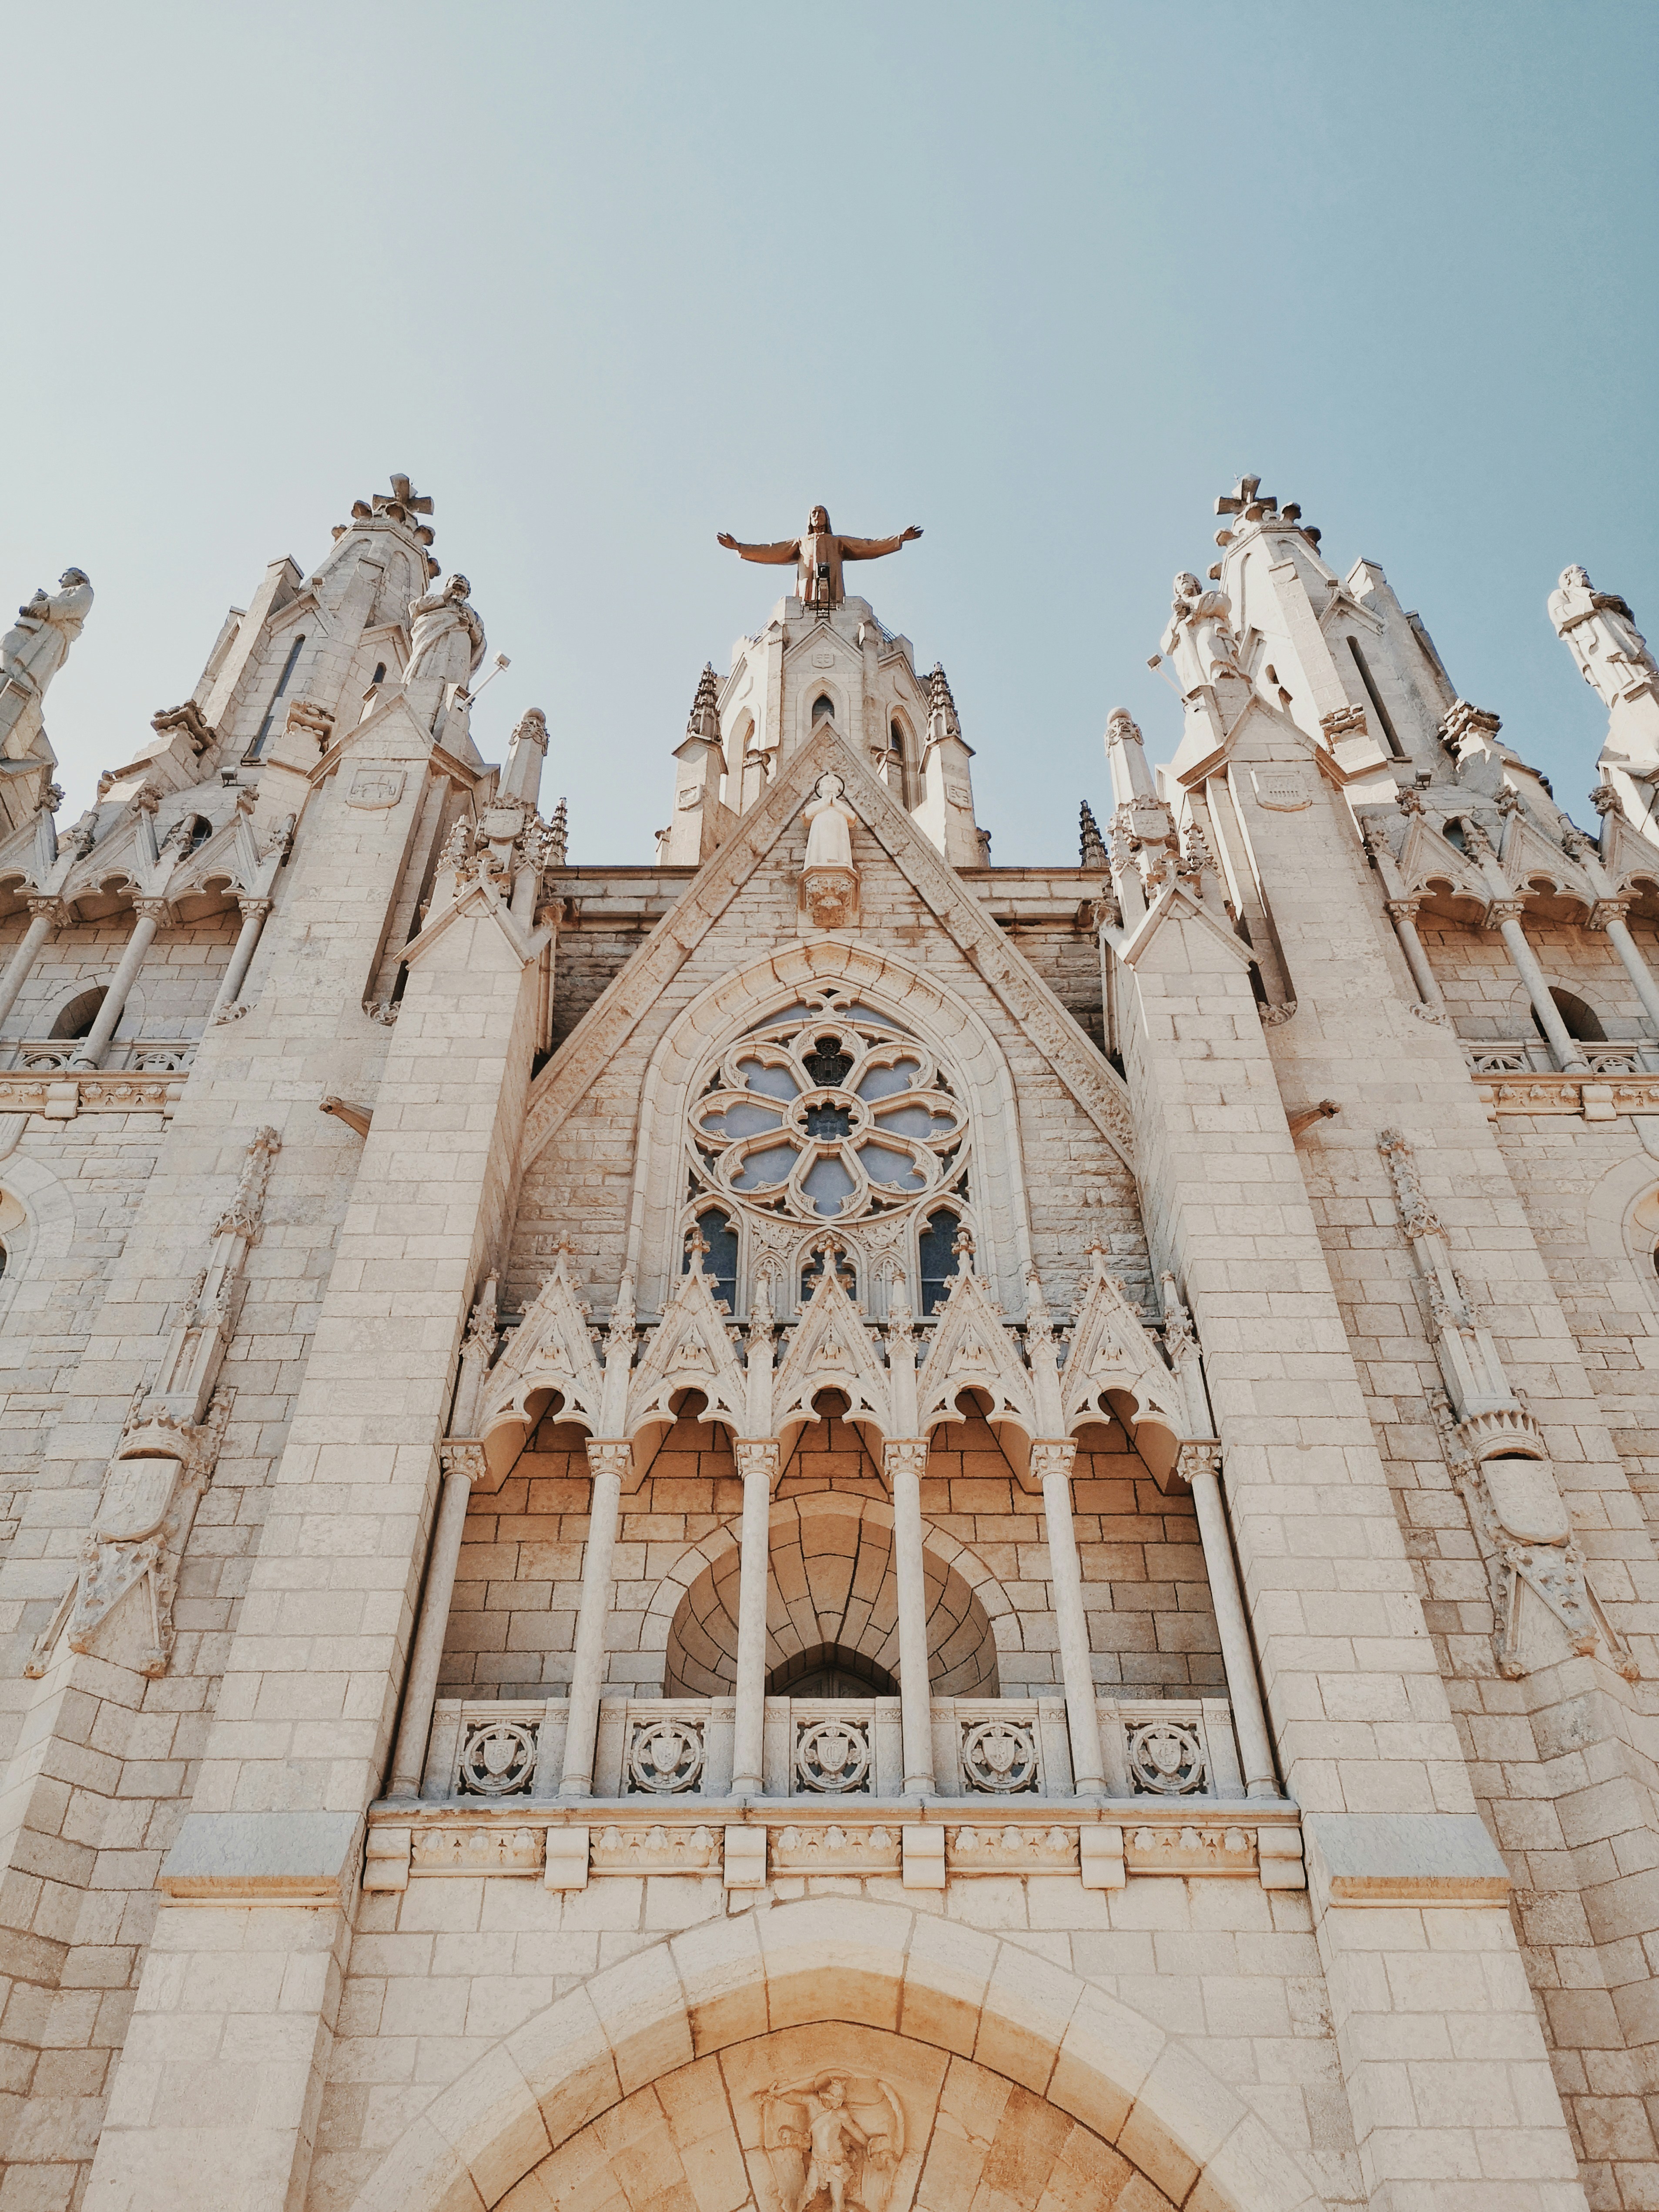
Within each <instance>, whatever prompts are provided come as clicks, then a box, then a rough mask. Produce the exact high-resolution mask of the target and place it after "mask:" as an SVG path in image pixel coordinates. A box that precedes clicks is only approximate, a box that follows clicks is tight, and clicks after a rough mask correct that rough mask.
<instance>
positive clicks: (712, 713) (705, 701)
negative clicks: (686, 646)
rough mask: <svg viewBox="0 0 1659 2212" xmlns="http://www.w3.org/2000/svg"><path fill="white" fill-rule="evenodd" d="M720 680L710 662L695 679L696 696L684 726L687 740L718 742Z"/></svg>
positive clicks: (705, 664)
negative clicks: (705, 739) (704, 739)
mask: <svg viewBox="0 0 1659 2212" xmlns="http://www.w3.org/2000/svg"><path fill="white" fill-rule="evenodd" d="M685 734H686V736H687V737H688V738H708V739H709V740H710V741H711V742H712V743H714V744H719V743H720V678H719V677H718V676H716V675H715V673H714V662H713V661H712V660H710V661H706V662H705V663H704V664H703V671H702V675H701V676H700V677H699V678H697V696H696V698H695V699H694V700H693V701H692V702H691V713H690V717H689V719H688V720H687V722H686V725H685Z"/></svg>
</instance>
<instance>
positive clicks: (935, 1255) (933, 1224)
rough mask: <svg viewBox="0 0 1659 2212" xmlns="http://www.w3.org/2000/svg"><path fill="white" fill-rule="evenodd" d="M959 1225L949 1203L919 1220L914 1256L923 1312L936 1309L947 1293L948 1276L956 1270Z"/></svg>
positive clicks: (958, 1218) (960, 1225)
mask: <svg viewBox="0 0 1659 2212" xmlns="http://www.w3.org/2000/svg"><path fill="white" fill-rule="evenodd" d="M961 1228H962V1219H961V1217H960V1215H958V1214H957V1213H954V1212H952V1211H951V1208H950V1207H949V1206H941V1207H940V1208H939V1212H937V1213H930V1214H929V1215H928V1217H927V1220H926V1221H924V1222H923V1223H922V1225H921V1233H920V1234H919V1235H918V1237H917V1238H916V1257H917V1261H918V1263H919V1272H920V1274H921V1310H922V1312H923V1314H924V1315H927V1314H932V1313H937V1312H938V1311H939V1308H940V1307H941V1306H942V1305H943V1304H945V1300H946V1298H948V1297H950V1295H951V1278H952V1276H954V1274H955V1273H956V1272H957V1258H956V1247H957V1235H958V1233H959V1232H960V1231H961Z"/></svg>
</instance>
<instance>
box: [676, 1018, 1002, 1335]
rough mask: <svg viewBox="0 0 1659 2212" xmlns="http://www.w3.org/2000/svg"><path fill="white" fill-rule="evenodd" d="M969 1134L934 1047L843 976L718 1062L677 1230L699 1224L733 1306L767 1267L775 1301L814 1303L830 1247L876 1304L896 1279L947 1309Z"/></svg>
mask: <svg viewBox="0 0 1659 2212" xmlns="http://www.w3.org/2000/svg"><path fill="white" fill-rule="evenodd" d="M687 1151H688V1155H689V1168H690V1173H689V1182H688V1191H687V1210H686V1217H685V1220H684V1230H683V1232H682V1234H683V1239H684V1240H688V1249H689V1239H690V1237H691V1234H692V1231H693V1230H694V1228H696V1229H700V1231H701V1233H702V1237H703V1238H704V1240H706V1241H707V1242H708V1244H709V1245H710V1247H711V1254H710V1257H709V1258H708V1259H706V1260H705V1261H704V1262H703V1269H704V1273H707V1274H708V1275H709V1276H710V1277H711V1279H717V1281H718V1287H717V1290H716V1295H717V1296H724V1297H726V1298H727V1302H728V1304H731V1305H732V1308H733V1310H736V1309H737V1306H738V1295H736V1294H740V1295H741V1297H742V1298H743V1300H744V1301H748V1300H751V1299H752V1297H753V1296H754V1294H755V1291H756V1288H757V1285H758V1284H759V1282H760V1280H761V1279H762V1278H763V1277H764V1278H767V1279H769V1282H770V1286H771V1288H770V1296H771V1298H772V1302H773V1304H774V1307H775V1310H778V1309H781V1308H782V1307H784V1306H786V1305H789V1304H794V1303H795V1302H796V1301H797V1299H799V1303H800V1304H805V1301H806V1300H807V1299H808V1298H809V1297H811V1293H812V1291H813V1289H814V1288H815V1287H816V1285H817V1280H818V1279H819V1277H820V1276H821V1274H822V1273H823V1267H824V1265H825V1263H826V1254H827V1252H828V1251H829V1249H830V1247H831V1246H833V1250H834V1264H835V1266H836V1269H837V1272H838V1273H840V1275H841V1278H842V1282H843V1284H844V1285H847V1287H848V1290H849V1292H850V1294H851V1295H852V1296H853V1297H855V1298H858V1299H860V1300H862V1301H864V1302H865V1303H866V1305H870V1304H872V1303H873V1304H876V1305H884V1304H885V1302H886V1298H887V1296H888V1294H889V1292H890V1289H891V1288H892V1286H894V1285H896V1284H903V1285H909V1286H910V1287H909V1289H908V1297H909V1300H910V1302H911V1304H913V1305H914V1304H916V1303H917V1301H918V1297H919V1296H921V1297H925V1295H926V1291H927V1290H933V1291H934V1293H935V1295H934V1297H933V1304H937V1303H938V1300H939V1291H938V1288H937V1285H935V1284H934V1283H933V1273H938V1274H939V1277H940V1279H941V1281H942V1280H943V1279H944V1277H945V1274H947V1273H951V1272H954V1261H952V1262H951V1266H950V1267H949V1268H945V1269H941V1268H939V1266H938V1257H939V1254H938V1249H937V1248H939V1246H940V1243H941V1239H942V1240H943V1245H944V1248H945V1249H947V1250H948V1249H949V1248H950V1247H951V1245H952V1244H953V1243H954V1241H955V1238H956V1237H957V1232H958V1231H959V1230H960V1229H961V1228H962V1227H963V1225H966V1224H967V1221H968V1210H969V1166H968V1153H969V1115H968V1109H967V1107H966V1104H965V1103H964V1098H963V1091H962V1089H961V1085H960V1083H959V1080H958V1079H957V1078H956V1077H955V1075H954V1074H953V1073H952V1072H951V1070H950V1069H949V1068H948V1067H947V1066H945V1064H944V1063H943V1062H942V1061H941V1059H940V1057H939V1054H938V1053H937V1052H936V1051H935V1050H934V1049H933V1047H932V1046H931V1045H929V1044H928V1043H927V1042H925V1041H924V1040H923V1039H922V1038H921V1037H920V1036H917V1035H916V1034H915V1031H914V1030H910V1029H908V1028H907V1027H906V1026H905V1025H904V1024H902V1023H900V1022H898V1021H896V1020H895V1019H894V1018H892V1017H891V1016H890V1015H888V1014H884V1013H881V1012H878V1011H877V1010H876V1009H875V1008H873V1007H872V1006H866V1005H865V1004H863V1003H862V1002H861V1001H860V1000H858V999H856V998H855V997H854V994H853V993H852V992H851V991H850V990H848V988H847V987H845V986H843V985H840V984H829V985H825V986H823V987H820V988H815V989H814V990H812V991H811V992H810V993H808V994H805V996H803V997H802V998H801V999H799V1000H796V1001H795V1002H794V1003H793V1004H792V1005H790V1006H785V1007H783V1008H781V1010H780V1011H778V1012H775V1013H773V1014H769V1015H768V1016H766V1017H765V1018H763V1020H761V1021H758V1022H757V1023H755V1024H753V1025H752V1026H751V1027H750V1029H748V1030H746V1031H745V1032H744V1035H743V1036H740V1037H739V1038H738V1039H737V1040H736V1042H733V1043H732V1044H731V1045H729V1046H728V1047H727V1048H726V1050H725V1051H724V1052H722V1053H721V1054H720V1058H719V1060H718V1061H717V1062H716V1063H715V1065H714V1066H713V1067H712V1068H711V1069H710V1071H709V1073H708V1079H707V1081H706V1083H705V1084H704V1085H703V1088H702V1091H701V1093H700V1095H699V1096H698V1097H697V1098H696V1102H695V1103H694V1104H693V1106H692V1108H691V1109H690V1121H689V1126H688V1129H687ZM722 1233H723V1234H724V1236H725V1237H729V1238H730V1240H731V1241H730V1244H729V1245H726V1246H723V1245H722V1243H721V1242H720V1238H721V1236H722ZM715 1253H718V1254H719V1255H720V1260H719V1263H718V1264H716V1261H715V1258H714V1254H715ZM929 1261H931V1262H933V1270H932V1273H930V1269H929V1266H928V1264H927V1263H928V1262H929ZM927 1310H932V1308H931V1306H929V1307H927Z"/></svg>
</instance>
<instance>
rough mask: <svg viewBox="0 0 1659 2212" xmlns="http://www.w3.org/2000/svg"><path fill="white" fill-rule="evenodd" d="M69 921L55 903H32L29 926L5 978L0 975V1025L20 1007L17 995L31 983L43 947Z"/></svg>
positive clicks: (7, 967)
mask: <svg viewBox="0 0 1659 2212" xmlns="http://www.w3.org/2000/svg"><path fill="white" fill-rule="evenodd" d="M67 919H68V917H67V915H65V914H64V909H63V908H62V907H61V906H60V905H59V904H58V901H57V900H56V899H45V898H43V899H31V900H30V901H29V926H28V927H27V929H26V930H25V931H24V932H23V935H22V939H21V942H20V943H19V945H18V947H17V950H16V951H15V952H14V953H13V954H12V956H11V958H10V960H9V962H8V963H7V966H6V972H5V974H4V975H0V1023H3V1022H4V1020H5V1018H6V1016H7V1015H8V1014H9V1012H11V1010H12V1008H13V1007H14V1006H15V1005H16V1004H17V994H18V993H19V992H20V991H21V989H22V987H23V986H24V984H25V983H27V981H28V980H29V971H30V970H31V969H33V966H34V963H35V961H36V960H37V959H38V958H39V957H40V947H41V946H42V945H44V944H45V943H46V939H48V938H49V937H50V936H51V935H52V931H53V930H54V929H56V928H57V927H58V926H59V925H60V924H61V923H62V922H64V921H66V920H67Z"/></svg>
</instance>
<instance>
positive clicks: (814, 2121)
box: [760, 2073, 904, 2212]
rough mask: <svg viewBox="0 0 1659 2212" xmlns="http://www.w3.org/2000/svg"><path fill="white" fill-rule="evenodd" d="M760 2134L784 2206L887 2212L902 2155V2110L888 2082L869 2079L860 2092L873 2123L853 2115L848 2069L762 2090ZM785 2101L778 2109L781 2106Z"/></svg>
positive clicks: (799, 2211) (797, 2210) (802, 2211)
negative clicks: (855, 2208) (786, 2086)
mask: <svg viewBox="0 0 1659 2212" xmlns="http://www.w3.org/2000/svg"><path fill="white" fill-rule="evenodd" d="M760 2102H761V2114H762V2136H763V2142H764V2144H765V2148H766V2150H767V2154H768V2156H769V2160H770V2162H771V2166H772V2171H773V2172H774V2174H775V2176H776V2179H777V2183H778V2195H779V2197H780V2200H781V2203H782V2205H783V2212H811V2208H812V2207H813V2206H815V2205H822V2203H823V2200H824V2199H825V2198H826V2197H827V2198H828V2200H829V2212H847V2208H848V2206H858V2207H862V2208H863V2212H885V2207H886V2203H887V2199H888V2197H889V2195H890V2192H891V2190H892V2185H893V2175H894V2172H895V2170H896V2167H897V2166H898V2163H899V2160H901V2159H902V2157H903V2155H904V2115H903V2112H902V2110H901V2108H900V2106H899V2103H898V2100H897V2099H896V2097H895V2096H894V2094H893V2092H892V2091H891V2090H890V2088H889V2087H887V2085H886V2083H885V2082H883V2081H875V2082H866V2084H865V2085H864V2093H863V2095H862V2096H860V2099H859V2102H860V2106H863V2107H866V2108H867V2110H868V2112H869V2115H870V2118H871V2120H872V2124H871V2125H869V2126H867V2127H866V2126H865V2125H864V2124H861V2123H860V2121H859V2120H858V2119H857V2118H854V2113H853V2112H852V2110H851V2105H850V2100H849V2099H848V2076H847V2075H844V2074H831V2073H825V2074H819V2075H815V2076H814V2077H813V2079H812V2080H811V2081H801V2082H797V2083H796V2084H795V2085H794V2086H793V2087H790V2088H780V2087H777V2086H776V2085H774V2086H773V2087H771V2088H769V2089H765V2090H763V2091H762V2093H761V2100H760ZM779 2107H781V2108H782V2109H781V2111H780V2110H779V2109H778V2108H779Z"/></svg>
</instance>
